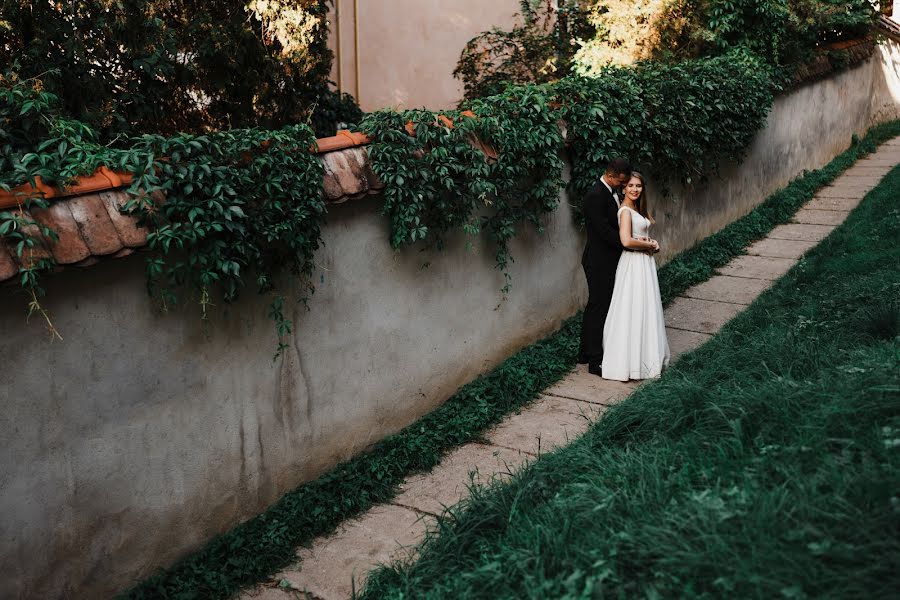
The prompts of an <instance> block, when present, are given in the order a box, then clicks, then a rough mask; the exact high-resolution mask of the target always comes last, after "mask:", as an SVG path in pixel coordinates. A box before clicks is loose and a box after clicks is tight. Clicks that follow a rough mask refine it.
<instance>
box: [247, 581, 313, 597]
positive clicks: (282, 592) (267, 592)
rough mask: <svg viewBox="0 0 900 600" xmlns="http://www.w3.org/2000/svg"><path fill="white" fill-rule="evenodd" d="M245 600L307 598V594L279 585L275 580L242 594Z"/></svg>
mask: <svg viewBox="0 0 900 600" xmlns="http://www.w3.org/2000/svg"><path fill="white" fill-rule="evenodd" d="M241 599H242V600H244V599H246V600H307V595H306V594H303V593H301V592H299V591H298V590H292V589H287V588H282V587H278V586H277V585H276V584H275V582H272V583H270V584H268V585H258V586H256V587H255V588H253V589H250V590H247V591H245V592H244V593H243V594H241Z"/></svg>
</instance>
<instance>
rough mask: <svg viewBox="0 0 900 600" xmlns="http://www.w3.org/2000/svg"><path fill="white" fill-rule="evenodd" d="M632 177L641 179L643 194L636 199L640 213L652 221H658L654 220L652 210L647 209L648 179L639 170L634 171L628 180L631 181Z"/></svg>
mask: <svg viewBox="0 0 900 600" xmlns="http://www.w3.org/2000/svg"><path fill="white" fill-rule="evenodd" d="M632 177H634V178H637V179H639V180H640V182H641V195H640V196H638V199H637V200H635V204H637V209H638V214H639V215H641V216H642V217H644V218H645V219H647V220H648V221H650V222H651V223H656V221H654V220H653V217H652V216H651V215H650V211H649V210H648V209H647V180H646V179H644V176H643V175H641V174H640V173H638V172H637V171H632V172H631V175H630V176H629V177H628V180H629V181H630V180H631V178H632ZM626 185H627V184H626Z"/></svg>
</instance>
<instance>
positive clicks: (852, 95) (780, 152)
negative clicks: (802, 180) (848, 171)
mask: <svg viewBox="0 0 900 600" xmlns="http://www.w3.org/2000/svg"><path fill="white" fill-rule="evenodd" d="M896 118H900V45H898V44H897V43H896V42H885V43H884V44H882V45H881V46H880V47H878V48H877V49H876V52H875V55H874V56H873V57H872V58H871V59H869V61H867V62H865V63H863V64H862V65H860V66H858V67H856V68H854V69H852V70H849V71H846V72H844V73H841V74H838V75H835V76H833V77H831V78H829V79H825V80H822V81H819V82H816V83H813V84H808V85H805V86H803V87H801V88H799V89H798V90H795V91H794V92H792V93H790V94H787V95H784V96H781V97H779V98H777V99H776V100H775V104H774V106H773V108H772V111H771V112H770V113H769V117H768V121H767V124H766V127H765V128H764V129H763V130H762V131H761V132H760V133H759V134H758V135H757V136H756V137H755V138H754V141H753V143H752V145H751V147H750V149H749V150H748V153H747V155H746V157H745V158H744V160H743V161H741V163H740V164H739V165H731V166H727V167H725V168H724V169H722V173H721V177H718V178H714V179H712V180H711V181H709V182H708V183H706V184H703V185H698V186H696V187H693V188H685V187H676V188H675V189H674V190H673V192H672V193H671V194H670V195H669V197H665V198H664V197H662V196H661V195H659V194H654V195H653V196H652V197H651V198H650V200H651V202H652V204H651V211H652V213H653V215H654V217H655V218H656V222H657V223H656V225H655V226H654V228H653V230H651V233H652V234H653V235H655V236H657V237H658V239H659V241H660V245H661V247H662V251H661V253H660V260H661V261H662V262H665V261H666V260H668V259H669V258H671V257H672V256H673V255H675V254H677V253H678V252H680V251H682V250H684V249H686V248H689V247H691V246H693V245H694V244H695V243H696V242H697V241H698V240H700V239H703V238H704V237H706V236H708V235H710V234H712V233H714V232H716V231H718V230H719V229H721V228H722V227H724V226H725V225H727V224H728V223H730V222H732V221H734V220H735V219H738V218H740V217H742V216H743V215H745V214H747V213H748V212H749V211H750V210H751V209H752V208H753V207H754V206H756V204H758V203H759V202H760V201H761V200H762V199H764V198H766V197H767V196H769V195H770V194H772V193H773V192H775V191H777V190H778V189H780V188H783V187H784V186H785V185H787V184H788V183H790V181H791V180H792V179H794V178H795V177H797V176H798V175H799V174H801V173H802V172H803V171H804V170H812V169H817V168H819V167H822V166H824V165H825V164H827V163H828V162H830V161H831V159H832V158H834V157H835V156H836V155H838V154H840V153H841V152H843V151H844V150H846V149H847V148H848V147H849V145H850V141H851V138H852V136H853V135H854V134H856V135H859V136H860V137H861V136H862V135H863V134H865V132H866V131H867V130H868V129H869V127H870V126H871V125H873V124H875V123H881V122H884V121H887V120H890V119H896ZM650 176H651V186H652V174H650ZM654 188H656V186H652V187H651V189H650V191H651V192H652V191H653V189H654Z"/></svg>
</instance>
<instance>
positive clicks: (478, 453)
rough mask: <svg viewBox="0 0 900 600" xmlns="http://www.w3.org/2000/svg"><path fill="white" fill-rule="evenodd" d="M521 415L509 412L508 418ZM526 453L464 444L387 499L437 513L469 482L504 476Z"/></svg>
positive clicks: (457, 497)
mask: <svg viewBox="0 0 900 600" xmlns="http://www.w3.org/2000/svg"><path fill="white" fill-rule="evenodd" d="M520 416H521V415H513V417H512V420H515V419H516V418H518V417H520ZM529 458H530V456H529V455H528V454H525V453H524V452H521V451H519V450H510V449H508V448H500V447H498V446H491V445H488V444H466V445H465V446H461V447H459V448H457V449H456V450H454V451H453V452H451V453H450V454H448V455H447V456H445V457H444V458H443V459H442V460H441V462H440V464H439V465H437V466H436V467H435V468H434V469H432V470H431V472H430V473H423V474H421V475H414V476H412V477H410V478H409V479H407V480H406V481H404V482H403V484H402V485H401V486H400V494H399V495H398V496H397V497H395V498H394V499H393V500H392V501H391V502H392V503H393V504H399V505H402V506H408V507H410V508H414V509H416V510H418V511H422V512H427V513H431V514H433V515H440V514H441V513H442V512H444V508H445V507H447V506H453V505H454V504H456V503H457V502H459V501H460V500H462V499H463V498H465V497H467V496H468V495H469V487H470V486H472V485H486V484H488V483H490V482H491V481H492V480H493V479H494V478H499V479H506V478H508V477H509V476H510V474H511V473H514V472H515V471H517V470H518V469H519V468H520V467H521V466H522V464H523V463H525V462H526V461H527V460H528V459H529Z"/></svg>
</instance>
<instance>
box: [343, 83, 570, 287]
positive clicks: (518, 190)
mask: <svg viewBox="0 0 900 600" xmlns="http://www.w3.org/2000/svg"><path fill="white" fill-rule="evenodd" d="M470 109H471V110H470V111H469V112H468V113H466V114H463V113H460V112H459V111H449V112H446V113H444V115H443V117H442V116H440V115H438V114H437V113H434V112H431V111H425V110H413V111H405V112H402V113H398V112H394V111H381V112H377V113H373V114H371V115H368V116H367V117H366V118H365V119H364V120H363V122H362V124H361V128H362V129H363V131H365V132H366V133H368V134H369V135H370V136H372V137H373V138H374V140H375V141H374V143H373V144H372V145H371V147H370V150H369V155H370V157H371V160H372V166H373V169H374V170H375V172H376V173H377V174H378V176H379V178H380V179H381V180H382V181H383V182H384V183H385V185H386V188H385V192H384V204H383V207H382V212H383V213H384V214H385V215H387V216H388V217H389V218H390V221H391V245H392V246H393V247H394V248H399V247H401V246H403V245H407V244H413V243H417V242H421V243H424V244H425V245H426V246H433V247H437V248H441V247H442V246H443V244H444V241H445V237H446V235H447V234H448V233H449V232H451V231H453V230H455V229H460V230H462V231H464V232H466V233H468V234H470V235H476V234H478V233H479V232H480V231H484V232H486V233H487V235H488V237H489V239H490V240H491V241H492V242H493V243H494V244H495V246H496V253H495V256H496V262H497V267H498V268H499V269H500V270H502V271H503V272H504V275H505V276H506V277H507V281H508V280H509V275H508V270H507V268H508V265H509V261H510V260H511V256H510V253H509V247H508V245H509V241H510V240H511V239H512V238H513V237H514V236H515V235H516V232H517V230H518V229H519V227H520V225H521V224H522V223H529V224H531V225H532V226H534V227H535V228H536V229H537V230H538V231H542V230H543V226H542V221H541V217H542V216H543V215H545V214H547V213H549V212H551V211H553V209H555V208H556V206H557V204H558V202H559V189H560V188H561V186H562V183H563V182H562V158H561V157H560V155H559V149H560V146H561V145H562V136H561V133H560V130H559V124H558V118H559V115H558V113H557V111H555V110H554V109H553V108H551V106H550V103H549V100H548V94H547V92H546V90H545V89H543V88H541V87H539V86H533V85H531V86H522V87H518V88H515V89H512V90H510V91H508V92H507V93H504V94H500V95H498V96H493V97H490V98H486V99H483V100H478V101H475V102H473V103H472V104H471V107H470ZM407 124H409V126H410V128H411V129H412V131H413V135H410V134H409V132H408V131H407ZM506 290H508V283H507V286H506V287H504V291H506Z"/></svg>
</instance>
